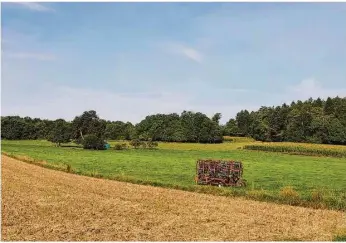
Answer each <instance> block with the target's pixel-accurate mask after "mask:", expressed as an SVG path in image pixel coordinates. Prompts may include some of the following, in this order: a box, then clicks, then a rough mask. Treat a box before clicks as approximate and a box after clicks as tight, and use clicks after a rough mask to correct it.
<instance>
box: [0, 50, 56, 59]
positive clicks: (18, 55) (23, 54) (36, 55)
mask: <svg viewBox="0 0 346 243" xmlns="http://www.w3.org/2000/svg"><path fill="white" fill-rule="evenodd" d="M3 55H4V56H5V57H8V58H12V59H21V60H23V59H34V60H39V61H53V60H55V59H56V56H54V55H52V54H48V53H37V52H36V53H35V52H14V53H11V52H10V53H6V52H5V53H3Z"/></svg>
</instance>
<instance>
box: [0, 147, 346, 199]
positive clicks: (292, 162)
mask: <svg viewBox="0 0 346 243" xmlns="http://www.w3.org/2000/svg"><path fill="white" fill-rule="evenodd" d="M184 146H185V150H184V149H183V147H184ZM227 146H228V150H226V148H227ZM177 147H178V148H177ZM237 147H239V144H231V143H229V144H228V145H227V144H226V143H225V144H220V145H191V144H169V143H167V144H160V146H159V149H157V150H143V149H139V150H134V149H131V150H126V151H114V150H107V151H85V150H82V149H78V148H67V147H65V148H56V147H54V146H52V145H51V144H50V143H47V142H45V141H2V151H4V152H7V153H12V154H15V155H26V156H29V157H31V158H34V159H38V160H45V161H47V162H49V163H61V162H65V163H68V164H70V165H71V166H72V168H73V169H74V170H77V171H89V172H94V173H99V174H102V175H105V176H128V177H133V178H135V179H139V180H144V181H150V182H159V183H163V184H168V185H181V186H189V185H193V184H194V176H195V163H196V160H197V159H198V158H222V159H234V160H240V161H242V162H243V163H244V178H245V179H246V180H247V181H248V185H249V186H248V189H253V188H255V189H261V188H262V189H265V190H268V191H271V192H278V191H279V190H280V188H282V187H284V186H287V185H291V186H293V187H294V188H295V189H296V190H297V191H298V192H299V193H300V194H301V195H302V196H307V195H308V194H310V192H311V189H313V188H324V189H325V190H326V191H329V192H330V191H334V192H335V193H336V194H339V193H341V192H343V193H345V188H346V176H345V171H346V159H338V158H324V157H308V156H296V155H287V154H278V153H266V152H261V151H246V150H239V149H236V148H237ZM201 148H203V150H197V149H201ZM191 149H192V150H191ZM194 149H196V150H194Z"/></svg>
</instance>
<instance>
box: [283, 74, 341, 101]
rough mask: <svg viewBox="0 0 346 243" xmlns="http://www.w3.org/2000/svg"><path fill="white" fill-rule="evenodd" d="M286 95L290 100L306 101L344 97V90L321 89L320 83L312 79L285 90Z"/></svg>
mask: <svg viewBox="0 0 346 243" xmlns="http://www.w3.org/2000/svg"><path fill="white" fill-rule="evenodd" d="M286 95H287V96H288V97H289V99H290V100H291V101H292V99H294V100H297V99H300V100H306V99H309V98H310V97H312V98H318V97H320V98H323V99H325V98H327V97H335V96H339V97H346V89H344V88H342V89H337V88H327V87H323V86H322V84H321V83H320V82H318V81H317V80H315V79H314V78H308V79H304V80H302V81H301V82H300V83H298V84H297V85H294V86H290V87H288V88H287V92H286Z"/></svg>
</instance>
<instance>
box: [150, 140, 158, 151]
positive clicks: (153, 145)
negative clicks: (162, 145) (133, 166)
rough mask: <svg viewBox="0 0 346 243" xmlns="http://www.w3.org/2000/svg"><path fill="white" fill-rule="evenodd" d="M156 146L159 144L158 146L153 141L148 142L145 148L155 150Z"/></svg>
mask: <svg viewBox="0 0 346 243" xmlns="http://www.w3.org/2000/svg"><path fill="white" fill-rule="evenodd" d="M158 145H159V144H158V143H157V142H155V141H148V142H147V146H148V148H150V149H153V148H156V147H157V146H158Z"/></svg>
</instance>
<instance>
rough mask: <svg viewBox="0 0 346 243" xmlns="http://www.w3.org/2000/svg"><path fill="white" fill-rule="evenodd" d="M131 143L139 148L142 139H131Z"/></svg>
mask: <svg viewBox="0 0 346 243" xmlns="http://www.w3.org/2000/svg"><path fill="white" fill-rule="evenodd" d="M130 145H131V146H132V147H134V148H135V149H138V148H139V147H140V146H141V141H140V140H139V139H133V140H131V142H130Z"/></svg>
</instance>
